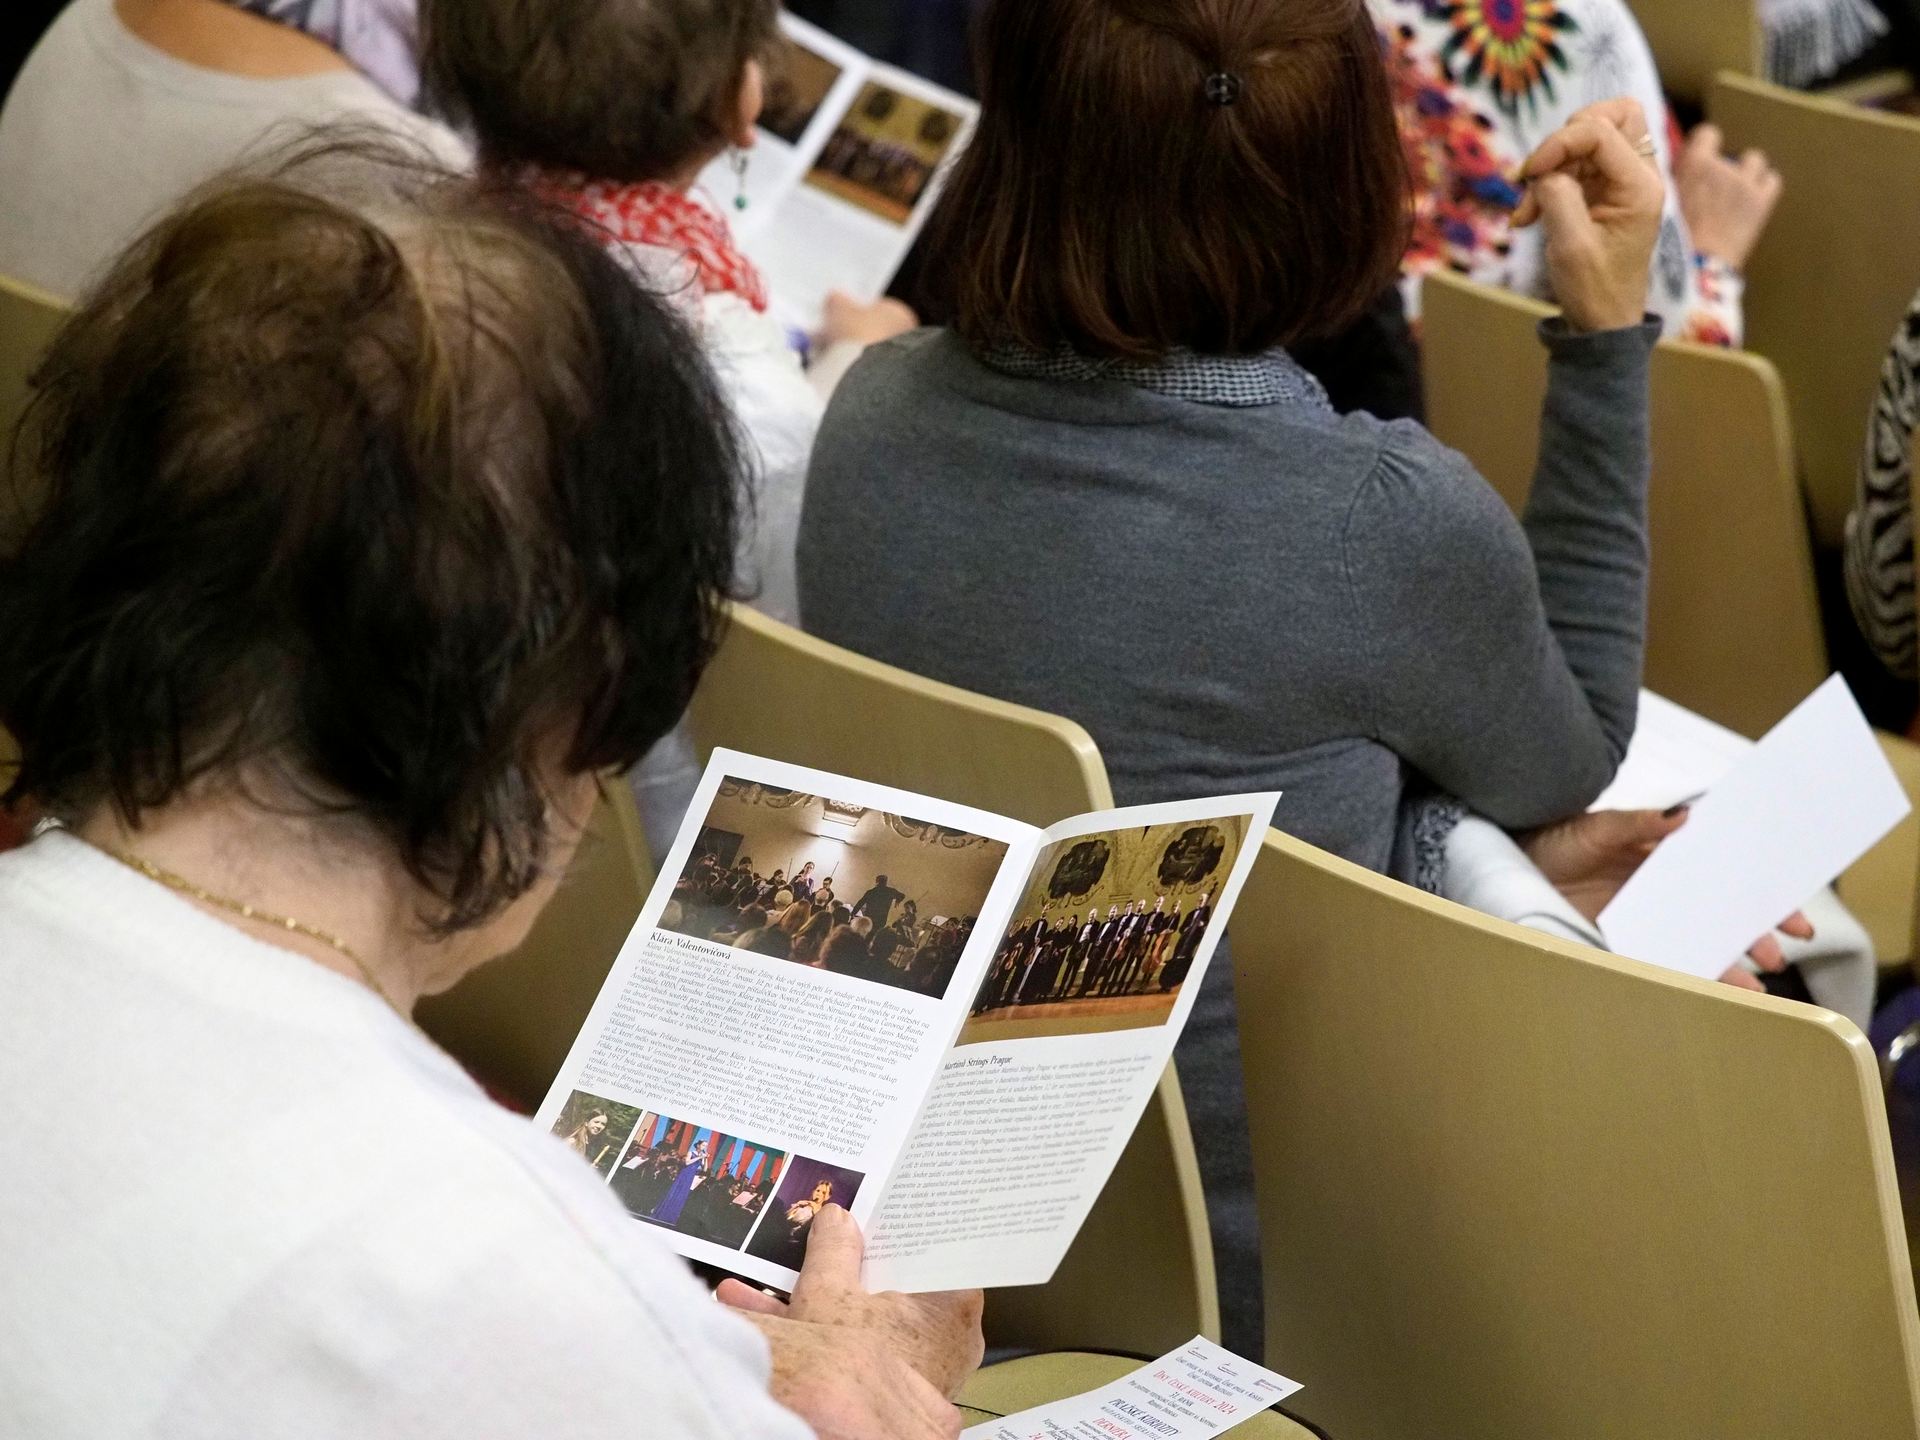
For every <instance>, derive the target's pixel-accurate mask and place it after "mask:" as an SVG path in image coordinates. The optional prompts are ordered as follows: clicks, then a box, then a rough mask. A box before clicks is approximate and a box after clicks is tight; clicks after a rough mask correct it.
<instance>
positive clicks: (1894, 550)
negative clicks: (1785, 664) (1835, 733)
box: [1846, 295, 1920, 680]
mask: <svg viewBox="0 0 1920 1440" xmlns="http://www.w3.org/2000/svg"><path fill="white" fill-rule="evenodd" d="M1916 423H1920V295H1916V296H1915V297H1914V301H1913V304H1912V306H1911V307H1910V308H1909V309H1908V310H1907V316H1906V319H1905V320H1904V321H1902V322H1901V325H1900V333H1899V334H1897V335H1895V336H1894V338H1893V345H1892V347H1891V348H1890V349H1889V350H1888V351H1887V358H1886V361H1885V363H1884V364H1883V365H1882V366H1881V368H1880V389H1879V392H1878V393H1877V394H1876V395H1875V396H1874V400H1873V414H1872V416H1871V417H1870V419H1869V420H1868V425H1867V447H1866V452H1865V453H1864V454H1863V455H1862V456H1861V457H1860V476H1859V482H1858V487H1857V489H1856V492H1855V497H1854V506H1853V513H1852V514H1851V515H1849V516H1848V517H1847V551H1846V574H1847V599H1848V600H1849V602H1851V604H1852V607H1853V616H1854V619H1855V621H1856V622H1858V624H1859V626H1860V633H1861V634H1863V635H1865V636H1866V637H1867V640H1868V642H1869V643H1870V644H1871V645H1872V646H1873V649H1874V653H1875V654H1877V655H1878V656H1879V657H1880V663H1881V664H1883V665H1885V666H1886V667H1887V669H1888V670H1890V671H1891V672H1892V673H1893V674H1895V675H1897V676H1899V677H1901V678H1902V679H1906V680H1912V679H1915V678H1920V655H1917V654H1916V646H1915V641H1916V629H1917V628H1920V627H1917V626H1916V622H1915V616H1914V593H1913V434H1914V427H1915V425H1916Z"/></svg>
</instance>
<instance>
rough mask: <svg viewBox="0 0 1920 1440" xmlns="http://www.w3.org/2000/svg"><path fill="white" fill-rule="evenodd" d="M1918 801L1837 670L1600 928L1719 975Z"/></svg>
mask: <svg viewBox="0 0 1920 1440" xmlns="http://www.w3.org/2000/svg"><path fill="white" fill-rule="evenodd" d="M1910 808H1911V807H1910V806H1909V805H1908V803H1907V797H1906V793H1905V792H1904V791H1903V790H1902V789H1901V788H1900V782H1899V780H1898V779H1897V778H1895V776H1894V773H1893V769H1892V767H1891V766H1889V765H1888V763H1887V760H1886V757H1885V756H1884V755H1883V754H1882V753H1881V751H1880V746H1879V743H1878V742H1877V741H1876V740H1875V739H1874V736H1873V730H1872V728H1871V727H1870V726H1869V725H1868V724H1867V720H1866V717H1865V716H1864V715H1862V714H1861V713H1860V707H1859V706H1858V705H1857V704H1856V703H1855V702H1854V698H1853V693H1852V692H1851V691H1850V690H1848V689H1847V686H1846V682H1845V681H1844V680H1842V679H1841V678H1840V677H1839V676H1838V675H1835V676H1833V677H1832V678H1831V679H1829V680H1828V681H1827V682H1826V683H1825V684H1824V685H1822V686H1821V687H1820V688H1819V689H1818V690H1815V691H1814V692H1813V694H1812V695H1810V696H1808V697H1807V698H1806V699H1805V700H1803V701H1801V703H1800V704H1799V705H1798V706H1797V707H1796V708H1795V709H1794V711H1793V713H1792V714H1790V715H1788V716H1787V718H1786V719H1784V720H1782V721H1781V722H1780V723H1779V724H1778V725H1776V726H1775V727H1774V728H1773V730H1772V732H1771V733H1769V734H1768V735H1767V737H1766V738H1765V739H1764V740H1762V741H1761V742H1760V743H1759V744H1758V745H1756V746H1755V747H1754V748H1753V750H1752V752H1751V753H1749V754H1748V755H1747V756H1746V757H1745V758H1744V759H1743V760H1742V761H1741V762H1740V763H1739V764H1737V765H1736V766H1734V768H1733V769H1732V770H1730V771H1729V772H1727V774H1726V775H1725V776H1724V777H1723V778H1721V779H1720V780H1719V781H1718V783H1715V784H1714V785H1713V786H1712V788H1711V789H1710V790H1709V791H1708V792H1707V794H1706V795H1705V796H1704V797H1703V798H1701V799H1700V800H1699V801H1697V802H1696V803H1695V804H1694V806H1693V813H1692V815H1691V816H1690V817H1689V818H1688V820H1687V823H1686V824H1685V825H1684V826H1683V827H1682V828H1681V829H1680V830H1679V831H1678V832H1677V833H1676V834H1675V835H1673V836H1672V838H1670V839H1668V840H1666V841H1665V842H1664V843H1662V844H1661V846H1660V848H1659V849H1658V850H1656V851H1654V853H1653V855H1652V857H1651V858H1650V859H1649V860H1648V861H1647V862H1646V864H1644V865H1642V866H1641V867H1640V870H1639V872H1638V873H1637V874H1635V875H1634V877H1633V878H1632V879H1631V880H1629V881H1628V882H1627V883H1626V884H1625V885H1624V886H1622V887H1621V889H1620V893H1619V894H1618V895H1616V896H1615V897H1614V900H1613V903H1612V904H1611V905H1609V906H1608V907H1607V908H1606V909H1605V910H1603V911H1602V912H1601V914H1600V928H1601V930H1602V932H1603V933H1604V934H1605V935H1606V937H1607V944H1608V946H1609V948H1611V949H1612V950H1614V951H1616V952H1618V953H1619V954H1622V955H1630V956H1632V957H1633V958H1634V959H1636V960H1645V961H1647V962H1649V963H1650V964H1654V965H1661V966H1665V967H1666V968H1667V969H1669V970H1678V971H1680V972H1682V973H1684V974H1688V975H1697V976H1700V977H1702V978H1703V979H1712V978H1713V977H1715V976H1718V975H1720V974H1722V973H1723V972H1724V971H1725V970H1726V969H1727V967H1728V966H1730V965H1731V964H1733V963H1734V961H1735V960H1737V959H1738V958H1739V957H1740V956H1741V955H1742V954H1743V953H1744V952H1745V951H1746V948H1747V947H1748V946H1749V945H1751V944H1752V943H1753V942H1754V941H1755V940H1757V939H1759V938H1760V937H1761V936H1762V935H1764V934H1766V933H1767V932H1768V931H1769V930H1771V929H1772V928H1773V927H1774V926H1775V925H1778V924H1779V923H1780V921H1782V920H1784V919H1785V918H1786V917H1787V916H1788V915H1790V914H1791V913H1792V912H1793V911H1794V910H1795V909H1797V908H1798V907H1799V906H1800V905H1801V904H1802V903H1804V902H1805V901H1806V899H1807V898H1808V897H1809V896H1811V895H1812V894H1813V893H1814V892H1815V891H1817V890H1819V889H1820V888H1821V887H1822V886H1824V885H1828V884H1831V883H1832V882H1833V881H1834V880H1835V879H1836V878H1837V877H1838V876H1839V875H1840V874H1841V872H1843V871H1844V870H1846V868H1847V867H1848V866H1849V865H1851V864H1853V862H1854V861H1856V860H1858V859H1859V858H1860V857H1861V856H1862V855H1864V854H1865V853H1866V852H1867V851H1868V850H1870V849H1872V848H1873V846H1874V844H1875V843H1877V842H1878V841H1879V840H1880V838H1881V837H1882V836H1884V835H1885V834H1886V833H1887V831H1889V830H1891V829H1892V828H1893V827H1894V826H1895V825H1896V824H1898V823H1899V822H1900V820H1901V818H1902V817H1903V816H1905V815H1906V813H1907V812H1908V810H1909V809H1910Z"/></svg>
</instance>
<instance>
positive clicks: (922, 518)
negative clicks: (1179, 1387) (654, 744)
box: [769, 322, 1658, 1354]
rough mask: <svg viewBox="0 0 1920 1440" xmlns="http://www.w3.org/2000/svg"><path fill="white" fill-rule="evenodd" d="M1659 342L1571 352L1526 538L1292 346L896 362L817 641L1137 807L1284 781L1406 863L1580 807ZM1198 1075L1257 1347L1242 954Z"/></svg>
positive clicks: (1228, 1249) (1636, 538) (1626, 604)
mask: <svg viewBox="0 0 1920 1440" xmlns="http://www.w3.org/2000/svg"><path fill="white" fill-rule="evenodd" d="M1657 333H1658V332H1657V327H1655V326H1654V325H1652V324H1647V325H1643V326H1641V327H1639V328H1637V329H1633V330H1623V331H1613V332H1608V333H1605V334H1599V335H1586V336H1581V335H1574V334H1571V333H1569V332H1567V331H1566V330H1564V329H1563V328H1562V327H1560V326H1559V324H1558V323H1557V322H1553V323H1550V324H1549V325H1548V326H1546V327H1545V328H1544V329H1543V331H1542V338H1543V341H1544V343H1545V344H1546V345H1547V347H1548V349H1549V352H1550V355H1551V364H1550V371H1551V378H1550V381H1549V386H1548V394H1547V400H1546V405H1545V409H1544V414H1543V416H1542V420H1541V450H1540V464H1539V470H1538V472H1537V475H1536V477H1535V481H1534V487H1533V493H1532V498H1531V500H1530V502H1529V505H1528V507H1527V512H1526V515H1525V518H1524V522H1523V523H1516V522H1515V520H1514V519H1513V517H1512V516H1511V514H1510V513H1509V512H1508V511H1507V509H1506V507H1505V506H1504V505H1503V504H1502V502H1501V501H1500V499H1499V497H1498V496H1496V495H1495V494H1494V492H1493V490H1492V489H1491V488H1490V487H1489V486H1488V485H1487V484H1486V482H1485V481H1484V480H1482V479H1481V478H1480V477H1479V476H1478V475H1477V474H1476V473H1475V472H1474V470H1473V468H1472V466H1471V465H1469V464H1468V463H1467V461H1466V460H1465V459H1463V458H1462V457H1461V456H1459V455H1457V454H1455V453H1454V452H1453V451H1450V450H1448V449H1446V448H1445V447H1444V446H1442V445H1440V444H1439V443H1438V442H1437V441H1435V440H1434V439H1433V438H1432V437H1431V436H1430V435H1428V434H1427V433H1426V432H1425V431H1424V430H1421V429H1420V428H1419V427H1418V426H1415V425H1412V424H1410V423H1405V422H1397V423H1393V424H1384V423H1382V422H1380V421H1377V420H1375V419H1373V418H1372V417H1371V416H1365V415H1357V416H1347V417H1341V416H1338V415H1336V414H1334V413H1333V411H1332V409H1331V408H1330V407H1329V406H1328V405H1327V404H1326V402H1325V399H1324V397H1323V396H1322V395H1321V394H1320V392H1319V390H1318V387H1317V386H1315V385H1314V384H1313V382H1312V381H1311V379H1309V378H1308V377H1307V376H1305V374H1304V373H1303V372H1301V371H1300V370H1299V369H1298V367H1297V366H1295V365H1294V364H1293V362H1291V361H1290V360H1289V359H1287V357H1286V356H1285V355H1284V354H1280V353H1277V352H1276V353H1275V354H1272V355H1268V356H1261V357H1244V358H1239V359H1230V360H1220V359H1201V358H1199V357H1193V356H1185V357H1179V358H1177V359H1176V360H1175V361H1173V362H1170V363H1168V364H1166V365H1163V366H1160V367H1153V368H1143V367H1126V368H1122V369H1120V370H1118V371H1116V370H1114V369H1112V368H1109V369H1106V370H1105V371H1102V370H1101V369H1100V367H1097V366H1090V365H1087V364H1086V363H1085V362H1078V364H1077V366H1076V364H1075V363H1073V362H1071V361H1070V360H1061V361H1056V359H1055V358H1054V357H1047V358H1046V359H1044V360H1042V361H1040V362H1038V363H1033V362H1032V361H1031V360H1029V361H1027V362H1023V363H1021V364H1018V365H1010V364H1008V363H1007V361H1006V358H1005V357H1003V356H996V357H995V364H992V365H989V364H987V363H984V362H983V361H982V360H980V359H977V358H975V357H974V356H973V355H972V354H971V353H969V351H968V350H967V349H966V348H965V347H964V346H963V345H962V344H961V343H960V341H959V340H958V339H957V338H956V337H955V336H953V335H952V334H950V333H947V332H943V331H933V330H925V331H920V332H918V333H916V334H913V335H909V336H906V337H903V338H902V339H900V340H896V341H893V342H890V343H888V344H886V345H882V346H878V347H876V348H875V349H873V350H871V351H869V352H868V354H867V355H866V357H865V358H864V359H862V360H861V362H860V363H859V364H858V365H856V366H855V367H854V369H853V370H852V371H851V372H850V373H849V374H848V376H847V377H846V379H845V380H844V381H843V382H842V384H841V386H840V388H839V391H838V393H837V394H836V395H835V397H834V400H833V403H832V405H831V407H830V408H829V410H828V412H827V416H826V420H825V422H824V423H823V425H822V426H821V429H820V434H819V438H818V440H817V442H816V445H815V448H814V456H813V465H812V470H811V472H810V475H809V478H808V488H807V498H806V507H805V512H804V515H803V517H802V521H801V528H800V555H799V579H800V601H801V612H802V618H803V621H804V623H805V625H806V627H807V629H808V630H810V631H812V632H813V633H815V634H818V635H820V636H822V637H824V638H826V639H828V640H831V641H834V642H836V643H838V644H841V645H845V646H847V647H849V648H851V649H853V650H857V651H859V652H861V653H863V654H866V655H871V656H874V657H876V658H878V659H881V660H884V661H887V662H890V663H892V664H895V665H899V666H903V667H905V668H907V669H909V670H914V671H917V672H919V673H920V674H923V675H929V676H933V677H935V678H937V679H940V680H945V681H949V682H951V683H953V684H956V685H962V686H965V687H966V688H968V689H971V690H977V691H981V692H984V693H986V694H989V695H996V696H1000V697H1002V698H1005V699H1008V700H1014V701H1019V702H1021V703H1023V704H1027V705H1032V706H1035V707H1037V708H1039V709H1042V710H1049V711H1053V712H1055V713H1057V714H1061V715H1065V716H1068V717H1070V718H1072V719H1074V720H1077V721H1079V722H1080V723H1081V724H1082V725H1084V726H1085V727H1086V728H1087V730H1088V731H1089V732H1090V733H1091V734H1092V736H1093V738H1094V740H1095V741H1096V742H1097V743H1098V744H1099V746H1100V750H1101V753H1102V755H1103V756H1104V757H1105V758H1106V762H1107V768H1108V772H1109V774H1110V775H1111V777H1112V780H1113V789H1114V794H1115V796H1116V798H1117V799H1118V800H1119V801H1120V802H1121V803H1123V804H1134V803H1143V802H1148V801H1161V800H1175V799H1187V798H1190V797H1194V796H1202V795H1215V794H1225V793H1231V792H1238V791H1248V790H1282V791H1285V792H1286V793H1285V796H1284V798H1283V799H1282V801H1281V803H1280V808H1279V811H1278V813H1277V814H1276V815H1275V817H1274V823H1275V824H1276V825H1277V826H1279V827H1280V828H1282V829H1284V830H1286V831H1288V832H1290V833H1292V834H1294V835H1297V836H1299V837H1301V838H1302V839H1305V840H1307V841H1309V842H1311V843H1313V844H1315V845H1318V846H1321V847H1323V848H1325V849H1328V850H1331V851H1333V852H1334V853H1336V854H1339V855H1343V856H1345V857H1347V858H1349V859H1351V860H1355V861H1358V862H1359V863H1361V864H1363V865H1367V866H1370V867H1372V868H1374V869H1376V870H1385V869H1387V868H1388V866H1389V861H1390V859H1391V856H1392V853H1393V844H1394V836H1395V822H1396V817H1397V815H1398V812H1399V809H1400V804H1401V800H1402V797H1403V794H1404V793H1405V792H1406V790H1407V788H1408V787H1409V785H1410V784H1416V783H1420V781H1419V777H1425V781H1426V782H1430V783H1431V784H1432V785H1433V786H1435V787H1438V788H1439V789H1441V790H1444V791H1447V792H1450V793H1451V794H1453V795H1457V796H1459V797H1460V798H1461V799H1462V800H1464V801H1465V802H1466V803H1467V804H1468V805H1470V806H1471V807H1472V808H1474V809H1475V810H1478V811H1479V812H1480V813H1482V814H1484V815H1486V816H1487V817H1489V818H1490V819H1492V820H1494V821H1496V822H1498V823H1499V824H1501V825H1504V826H1507V827H1509V828H1515V829H1517V828H1522V827H1527V826H1533V825H1538V824H1541V823H1544V822H1546V821H1550V820H1556V819H1559V818H1562V817H1564V816H1566V815H1569V814H1572V813H1574V812H1576V811H1578V810H1581V809H1583V808H1584V807H1585V806H1586V805H1587V804H1588V803H1589V802H1591V801H1592V800H1593V798H1594V797H1595V796H1596V795H1598V794H1599V793H1600V791H1601V789H1602V788H1603V787H1604V786H1605V785H1606V783H1607V781H1608V780H1609V779H1610V778H1611V777H1612V775H1613V772H1614V769H1615V767H1616V766H1617V765H1618V763H1619V761H1620V758H1621V756H1622V755H1623V754H1624V753H1625V750H1626V746H1627V741H1628V739H1629V738H1630V737H1631V735H1632V732H1633V723H1634V714H1635V705H1636V700H1637V695H1638V688H1639V683H1640V664H1641V653H1642V648H1643V637H1644V630H1645V600H1646V576H1647V540H1646V488H1647V475H1648V440H1647V366H1648V358H1649V356H1650V354H1651V351H1652V347H1653V343H1654V341H1655V339H1656V338H1657ZM1015 371H1018V372H1020V373H1012V372H1015ZM1513 423H1515V424H1527V423H1530V417H1528V416H1524V415H1516V416H1514V417H1513ZM769 698H770V703H777V698H776V697H769ZM1246 1023H1254V1021H1253V1017H1247V1020H1246ZM1180 1064H1181V1070H1182V1077H1183V1079H1184V1081H1185V1082H1186V1086H1187V1096H1188V1102H1189V1105H1190V1107H1191V1108H1192V1110H1193V1111H1194V1112H1195V1113H1194V1133H1195V1136H1196V1138H1197V1139H1198V1140H1199V1141H1200V1144H1201V1147H1202V1155H1201V1158H1202V1164H1203V1169H1204V1171H1205V1172H1206V1179H1207V1182H1208V1190H1209V1201H1210V1208H1211V1209H1212V1211H1213V1216H1214V1222H1215V1228H1216V1247H1217V1248H1218V1250H1219V1251H1220V1252H1221V1253H1220V1260H1221V1262H1222V1263H1221V1275H1222V1279H1223V1281H1224V1282H1225V1283H1226V1286H1227V1288H1226V1292H1225V1296H1224V1298H1225V1300H1226V1302H1227V1308H1228V1311H1229V1328H1230V1332H1231V1333H1230V1335H1229V1340H1230V1343H1236V1344H1237V1346H1239V1347H1244V1346H1246V1345H1248V1344H1249V1343H1250V1342H1253V1343H1254V1348H1251V1349H1246V1348H1242V1350H1241V1353H1244V1354H1259V1353H1260V1351H1259V1349H1258V1347H1257V1341H1255V1339H1254V1337H1255V1333H1256V1332H1255V1331H1254V1329H1253V1328H1252V1327H1253V1326H1254V1325H1256V1324H1257V1321H1256V1320H1255V1318H1254V1316H1255V1315H1257V1305H1258V1299H1257V1297H1258V1288H1257V1287H1258V1279H1257V1277H1258V1268H1257V1263H1256V1262H1255V1261H1254V1259H1253V1256H1252V1254H1251V1251H1252V1246H1253V1234H1252V1228H1251V1226H1252V1220H1251V1187H1250V1184H1249V1183H1248V1182H1249V1175H1248V1173H1247V1164H1246V1156H1245V1140H1244V1135H1245V1123H1244V1115H1243V1113H1242V1112H1243V1109H1244V1105H1243V1102H1242V1100H1241V1098H1240V1077H1239V1061H1238V1045H1237V1038H1236V1032H1235V1030H1234V1015H1233V1009H1232V997H1231V981H1230V976H1229V973H1228V967H1227V966H1226V965H1225V964H1216V965H1214V966H1213V967H1212V969H1211V971H1210V972H1209V982H1208V984H1207V985H1206V987H1205V989H1204V991H1203V995H1202V999H1201V1003H1200V1005H1199V1006H1198V1007H1197V1008H1196V1011H1195V1014H1194V1016H1193V1019H1192V1021H1191V1022H1190V1024H1189V1027H1188V1031H1187V1034H1186V1036H1185V1037H1184V1038H1183V1040H1182V1044H1181V1050H1180ZM1250 1311H1251V1312H1252V1313H1251V1314H1250V1313H1249V1312H1250Z"/></svg>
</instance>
